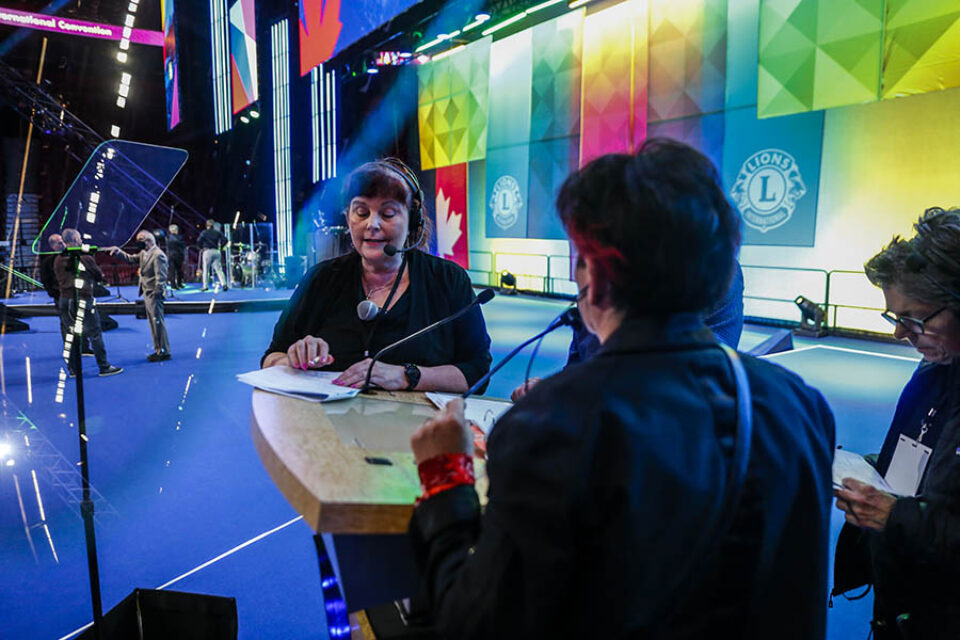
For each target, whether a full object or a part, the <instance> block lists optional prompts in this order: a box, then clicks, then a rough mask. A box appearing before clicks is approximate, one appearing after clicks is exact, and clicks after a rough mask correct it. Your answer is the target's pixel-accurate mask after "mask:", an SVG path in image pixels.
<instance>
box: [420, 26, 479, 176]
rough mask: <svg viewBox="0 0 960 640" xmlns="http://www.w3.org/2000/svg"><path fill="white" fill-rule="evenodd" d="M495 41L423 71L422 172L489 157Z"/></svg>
mask: <svg viewBox="0 0 960 640" xmlns="http://www.w3.org/2000/svg"><path fill="white" fill-rule="evenodd" d="M490 40H491V39H490V38H483V39H482V40H478V41H477V42H474V43H472V44H470V45H469V46H467V47H466V48H464V49H463V50H462V51H459V52H457V53H455V54H453V55H451V56H449V57H446V58H443V59H441V60H437V61H436V62H428V63H426V64H423V65H420V66H419V67H418V69H417V79H418V82H419V92H418V106H417V112H418V121H419V124H420V166H421V168H422V169H431V168H434V167H445V166H447V165H450V164H461V163H464V162H470V161H473V160H480V159H482V158H484V157H485V156H486V150H487V102H488V100H487V94H488V85H489V68H490Z"/></svg>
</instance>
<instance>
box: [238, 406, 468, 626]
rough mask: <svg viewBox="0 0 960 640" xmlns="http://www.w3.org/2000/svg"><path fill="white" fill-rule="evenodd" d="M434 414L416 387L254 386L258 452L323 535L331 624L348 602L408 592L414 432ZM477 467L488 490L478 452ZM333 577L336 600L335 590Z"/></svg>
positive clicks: (364, 603) (378, 600)
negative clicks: (305, 390) (292, 391)
mask: <svg viewBox="0 0 960 640" xmlns="http://www.w3.org/2000/svg"><path fill="white" fill-rule="evenodd" d="M435 414H436V409H435V408H434V407H433V405H432V404H431V403H430V402H429V401H428V400H427V399H426V396H425V395H424V394H423V393H417V392H390V391H375V392H373V393H372V394H369V395H359V396H357V397H355V398H351V399H350V400H340V401H336V402H330V403H323V404H321V403H319V402H308V401H305V400H299V399H295V398H290V397H286V396H281V395H277V394H273V393H269V392H266V391H261V390H255V391H254V392H253V405H252V413H251V418H250V422H251V429H252V432H253V441H254V444H255V446H256V448H257V452H258V453H259V455H260V460H261V461H262V462H263V464H264V466H265V467H266V469H267V472H268V473H269V474H270V477H271V478H273V481H274V482H275V483H276V485H277V487H278V488H279V489H280V491H281V492H282V493H283V495H284V496H285V497H286V498H287V500H289V501H290V504H291V505H293V508H294V509H296V510H297V511H298V512H299V513H300V514H301V515H302V516H303V517H304V520H306V522H307V523H308V524H309V525H310V527H311V528H312V529H313V530H314V531H315V532H316V533H317V534H319V535H318V536H317V537H316V540H317V548H318V552H319V554H320V565H321V579H322V586H323V589H324V600H325V603H326V608H327V617H328V619H329V620H331V630H333V628H334V626H335V624H336V623H335V622H334V621H333V620H334V619H336V620H343V621H345V620H346V612H347V611H358V610H360V609H365V608H368V607H370V606H374V605H378V604H383V603H385V602H390V601H393V600H399V599H402V598H406V597H409V596H410V595H412V594H413V589H414V588H415V577H416V568H415V566H414V563H413V558H412V554H411V548H410V545H409V542H408V539H407V535H406V532H407V526H408V524H409V522H410V516H411V515H412V513H413V507H414V502H415V501H416V499H417V497H418V496H419V495H420V479H419V477H418V475H417V468H416V465H415V464H414V461H413V454H412V453H411V452H410V436H411V435H412V434H413V432H414V431H415V430H416V428H417V427H419V426H420V425H421V424H422V423H423V421H424V420H426V419H427V418H429V417H431V416H433V415H435ZM476 472H477V478H478V483H477V490H478V492H479V493H480V495H482V496H485V495H486V476H485V473H484V468H483V462H482V461H481V460H477V461H476ZM481 485H483V486H481ZM326 562H329V566H330V568H331V569H332V574H331V575H326V573H325V563H326ZM331 580H333V583H331ZM336 585H339V592H340V594H341V595H342V603H337V602H336V601H335V600H336V599H335V598H332V597H331V596H332V595H333V594H334V593H335V592H333V591H332V590H331V587H333V586H336ZM341 607H342V611H341V610H339V609H340V608H341ZM340 614H343V615H342V616H341V615H340Z"/></svg>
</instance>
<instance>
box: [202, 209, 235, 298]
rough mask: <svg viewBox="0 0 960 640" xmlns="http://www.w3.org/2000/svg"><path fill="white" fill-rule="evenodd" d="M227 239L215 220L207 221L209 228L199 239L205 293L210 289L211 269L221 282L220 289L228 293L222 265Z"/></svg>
mask: <svg viewBox="0 0 960 640" xmlns="http://www.w3.org/2000/svg"><path fill="white" fill-rule="evenodd" d="M226 242H227V239H226V238H225V237H224V236H223V234H222V233H220V230H219V229H217V223H216V222H214V221H213V220H207V228H206V229H204V230H203V231H202V232H201V233H200V237H198V238H197V247H199V248H200V264H201V265H202V268H203V291H206V290H207V289H209V287H208V286H207V285H208V283H209V277H210V269H213V270H214V272H215V273H216V274H217V278H218V279H219V280H220V287H221V288H222V289H223V290H224V291H227V290H228V289H229V287H228V286H227V279H226V277H224V275H223V265H221V264H220V249H221V247H223V245H224V244H226Z"/></svg>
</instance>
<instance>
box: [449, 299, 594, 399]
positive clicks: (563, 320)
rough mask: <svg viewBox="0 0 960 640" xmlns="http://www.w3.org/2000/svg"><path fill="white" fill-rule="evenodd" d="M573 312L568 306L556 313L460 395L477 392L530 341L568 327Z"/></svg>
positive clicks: (574, 312) (574, 308) (464, 397)
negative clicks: (539, 329)
mask: <svg viewBox="0 0 960 640" xmlns="http://www.w3.org/2000/svg"><path fill="white" fill-rule="evenodd" d="M575 314H576V307H570V308H569V309H567V310H566V311H564V312H563V313H561V314H560V315H558V316H557V317H556V318H554V319H553V321H552V322H551V323H550V324H549V325H547V328H546V329H544V330H543V331H541V332H540V333H538V334H537V335H535V336H533V337H532V338H530V339H528V340H524V341H523V342H521V343H520V344H519V345H518V346H517V347H516V348H514V350H513V351H511V352H510V353H508V354H507V355H506V356H504V358H503V360H501V361H500V362H498V363H497V364H496V365H495V366H494V367H493V369H490V371H488V372H487V375H485V376H483V377H482V378H480V379H479V380H477V382H476V383H475V384H474V385H473V386H472V387H470V388H469V389H467V391H466V393H464V394H463V395H462V396H460V397H461V398H463V399H464V400H466V399H467V398H469V397H470V396H472V395H473V394H475V393H476V392H477V389H480V388H481V387H483V385H485V384H487V382H489V380H490V378H492V377H493V375H494V374H495V373H496V372H497V371H500V369H502V368H503V365H505V364H507V363H508V362H510V360H511V359H513V356H515V355H517V354H518V353H520V352H521V351H522V350H523V348H524V347H526V346H527V345H529V344H530V343H531V342H534V341H536V340H539V339H540V338H542V337H544V336H545V335H547V334H548V333H551V332H553V331H556V330H557V329H559V328H560V327H568V326H570V325H572V324H573V323H574V318H575Z"/></svg>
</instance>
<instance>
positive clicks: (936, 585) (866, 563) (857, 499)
mask: <svg viewBox="0 0 960 640" xmlns="http://www.w3.org/2000/svg"><path fill="white" fill-rule="evenodd" d="M915 229H916V235H915V236H914V237H913V238H911V239H909V240H904V239H902V238H900V237H894V239H893V241H892V242H891V243H890V244H889V245H887V247H886V248H884V249H883V250H882V251H881V252H880V253H878V254H877V255H875V256H874V257H873V258H871V259H870V260H869V261H868V262H867V264H866V265H865V271H866V274H867V278H869V280H870V282H872V283H873V284H874V285H876V286H878V287H880V288H882V289H883V296H884V299H885V300H886V306H887V309H886V311H884V312H883V317H884V318H885V319H886V320H887V321H888V322H890V323H891V324H892V325H893V327H894V333H893V335H894V336H895V337H896V338H898V339H900V340H908V341H909V342H910V344H912V345H913V346H914V347H915V348H916V349H917V351H918V352H919V353H920V355H921V356H922V357H923V360H922V361H921V363H920V366H919V367H918V368H917V370H916V371H915V372H914V374H913V377H912V378H911V379H910V381H909V382H908V383H907V385H906V386H905V387H904V389H903V392H902V393H901V394H900V399H899V401H898V402H897V409H896V412H895V413H894V416H893V422H892V423H891V425H890V429H889V431H888V432H887V436H886V439H885V440H884V442H883V447H882V448H881V449H880V454H879V456H878V457H877V459H876V467H877V471H878V472H879V473H880V474H881V475H883V476H884V477H885V479H886V480H887V482H888V483H889V484H891V486H892V487H893V488H894V489H895V490H898V493H902V494H903V496H902V497H896V496H893V495H890V494H888V493H885V492H883V491H880V490H878V489H876V488H874V487H872V486H870V485H868V484H864V483H861V482H857V481H856V480H853V479H849V478H847V479H844V480H843V488H840V489H837V490H836V496H837V508H839V509H841V510H842V511H843V512H844V514H845V517H846V521H847V522H846V524H845V525H844V527H843V530H842V531H841V532H840V538H839V539H838V541H837V551H836V558H835V562H836V565H835V568H834V588H833V592H832V593H833V595H837V594H840V593H844V592H846V591H850V590H851V589H855V588H859V587H861V586H863V585H865V584H872V585H873V586H874V607H873V621H872V623H871V625H872V628H873V633H874V637H875V638H876V640H892V639H901V638H902V639H912V638H923V639H927V638H931V639H934V640H937V639H946V638H957V637H960V413H958V411H960V403H958V392H957V389H958V384H960V376H958V373H960V209H951V210H949V211H945V210H943V209H940V208H932V209H928V210H927V211H926V212H925V213H924V214H923V216H922V217H921V218H920V219H919V221H918V222H917V224H916V225H915ZM914 494H916V495H914Z"/></svg>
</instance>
